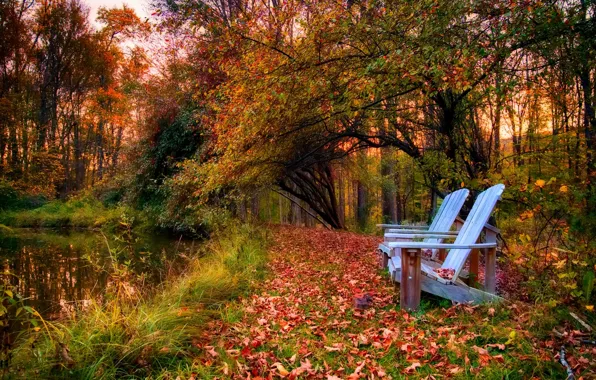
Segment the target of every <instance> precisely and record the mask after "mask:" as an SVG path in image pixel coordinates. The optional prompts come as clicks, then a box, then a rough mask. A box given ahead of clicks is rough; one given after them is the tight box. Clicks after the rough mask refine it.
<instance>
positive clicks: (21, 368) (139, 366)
mask: <svg viewBox="0 0 596 380" xmlns="http://www.w3.org/2000/svg"><path fill="white" fill-rule="evenodd" d="M265 234H266V232H264V231H262V230H259V229H256V228H255V227H250V226H240V227H233V228H231V229H229V230H226V231H225V233H223V232H222V233H220V234H219V235H217V236H216V237H215V238H214V239H213V240H212V241H211V242H209V243H208V245H207V248H206V254H205V256H203V257H201V258H193V259H189V261H188V263H187V270H186V271H185V272H184V273H183V274H182V275H180V276H179V277H176V278H174V279H170V280H169V281H166V283H164V285H163V287H162V288H161V289H160V290H159V291H157V292H154V293H153V295H151V296H140V295H135V294H142V293H141V292H139V293H134V292H133V293H132V294H133V295H132V296H131V293H130V292H128V293H127V294H128V295H126V296H125V295H124V293H121V292H118V291H113V290H112V294H111V297H106V300H103V301H102V302H94V303H93V304H92V305H91V306H90V307H89V308H88V309H87V310H85V311H84V312H81V313H80V314H78V315H75V316H73V317H72V319H71V320H69V321H65V322H64V323H63V324H53V325H52V328H51V329H50V333H48V332H43V331H40V332H38V333H35V334H36V335H31V336H29V338H28V339H27V340H26V341H24V342H23V343H22V344H21V345H20V346H19V347H18V348H17V349H16V350H15V352H14V358H13V360H12V363H11V370H10V374H12V375H13V376H16V375H18V376H19V377H20V376H25V377H27V378H38V377H43V378H46V377H51V378H77V379H111V378H115V377H124V378H145V377H151V378H170V377H171V375H175V374H178V373H184V372H187V371H189V370H190V368H194V367H195V366H196V363H193V360H192V357H193V354H194V353H195V351H196V350H197V349H196V348H195V347H193V345H192V337H193V336H196V335H197V334H199V333H200V332H202V331H204V328H205V324H206V322H207V321H209V320H210V319H212V318H218V317H220V316H221V312H222V310H223V308H224V306H225V305H226V303H227V302H229V301H230V300H232V299H233V298H234V297H236V296H238V295H239V294H241V293H243V292H245V291H246V290H247V289H248V288H249V287H250V285H251V283H252V282H253V281H255V280H258V279H259V278H260V277H261V276H262V275H263V273H264V270H263V269H264V264H265V260H266V248H265V242H266V236H265ZM118 286H127V284H118ZM194 370H195V369H193V371H194ZM175 377H176V376H174V378H175Z"/></svg>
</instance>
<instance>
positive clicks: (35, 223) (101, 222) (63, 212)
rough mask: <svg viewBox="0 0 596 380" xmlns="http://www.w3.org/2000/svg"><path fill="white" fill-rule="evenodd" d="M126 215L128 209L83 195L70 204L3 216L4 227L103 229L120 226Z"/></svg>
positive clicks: (57, 203)
mask: <svg viewBox="0 0 596 380" xmlns="http://www.w3.org/2000/svg"><path fill="white" fill-rule="evenodd" d="M125 212H128V210H127V209H126V208H124V207H115V208H107V207H105V206H104V205H103V204H102V203H101V202H100V201H99V200H97V199H95V198H93V197H90V196H81V197H77V198H73V199H70V200H68V201H66V202H64V201H52V202H49V203H46V204H44V205H43V206H41V207H38V208H35V209H31V210H13V211H6V212H3V213H0V224H5V225H7V226H11V227H33V228H39V227H44V228H58V227H75V228H99V227H102V226H105V225H108V224H112V225H116V224H117V222H118V220H119V219H120V217H121V216H122V215H123V214H124V213H125Z"/></svg>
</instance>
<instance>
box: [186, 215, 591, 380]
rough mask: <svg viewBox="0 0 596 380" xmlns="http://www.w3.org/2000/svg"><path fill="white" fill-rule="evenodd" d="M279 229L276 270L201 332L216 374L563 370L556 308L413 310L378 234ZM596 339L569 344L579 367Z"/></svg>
mask: <svg viewBox="0 0 596 380" xmlns="http://www.w3.org/2000/svg"><path fill="white" fill-rule="evenodd" d="M272 236H273V239H274V242H273V244H272V247H271V248H270V264H269V275H268V277H267V279H266V280H265V281H263V282H262V283H259V284H255V289H254V292H253V293H252V295H251V296H247V297H245V298H242V299H240V300H239V301H237V302H233V303H231V304H230V305H228V307H227V309H226V311H225V312H224V317H223V318H222V319H221V320H214V321H211V322H210V324H209V326H208V328H207V329H205V332H204V333H203V335H202V336H199V337H197V338H196V339H195V342H194V344H195V346H196V347H198V348H199V349H200V351H201V355H200V356H199V357H198V358H197V361H199V362H200V364H201V366H203V367H204V368H205V367H207V368H210V369H211V372H210V373H211V374H212V376H213V377H216V378H251V379H262V378H266V379H269V378H280V377H281V378H289V379H294V378H317V379H360V378H370V379H376V378H381V379H382V378H411V377H414V378H428V379H434V378H470V377H478V378H505V377H507V378H565V375H564V371H563V368H562V366H561V365H560V364H559V363H558V362H557V352H558V350H559V348H560V345H561V341H560V340H557V341H555V339H554V338H552V337H551V336H549V335H542V336H538V335H540V333H538V332H537V331H540V329H541V328H542V326H541V325H540V323H545V320H546V319H547V318H544V317H543V316H542V315H541V314H540V312H539V311H536V310H535V308H531V307H530V306H528V305H524V304H521V303H507V304H506V305H501V306H470V305H456V306H454V305H451V303H449V302H447V301H445V300H440V299H439V300H437V299H430V300H429V297H426V296H425V297H423V307H422V310H421V311H419V312H417V313H415V314H408V313H406V312H405V311H402V310H400V309H399V305H398V304H397V302H398V300H399V296H398V291H399V290H398V289H396V288H395V287H394V286H393V285H392V284H391V283H390V282H389V280H388V277H387V276H386V275H385V274H383V273H382V271H381V270H380V269H379V266H378V261H377V256H376V253H375V249H376V247H377V245H378V243H379V242H380V240H381V239H380V238H379V237H374V236H365V235H358V234H353V233H348V232H334V231H327V230H323V229H313V228H297V227H288V226H286V227H272ZM566 339H567V341H569V340H570V339H576V340H577V339H578V337H577V334H575V335H574V333H573V332H571V333H570V335H569V334H568V337H567V338H566ZM592 347H594V346H592ZM592 347H587V348H584V349H580V350H576V351H574V352H568V353H567V360H568V361H569V363H570V365H571V366H572V367H573V368H574V370H575V372H576V374H578V375H584V376H586V374H587V373H589V371H590V370H593V369H594V368H595V367H594V362H593V357H594V354H595V353H596V352H595V351H596V350H594V349H593V348H592ZM588 377H589V376H588Z"/></svg>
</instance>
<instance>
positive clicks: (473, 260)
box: [468, 249, 479, 288]
mask: <svg viewBox="0 0 596 380" xmlns="http://www.w3.org/2000/svg"><path fill="white" fill-rule="evenodd" d="M478 256H479V255H478V249H473V250H472V252H471V253H470V258H469V260H470V272H469V273H470V276H469V278H468V285H469V286H471V287H473V288H477V287H478V266H479V265H478V262H479V257H478Z"/></svg>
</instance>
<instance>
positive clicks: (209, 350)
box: [205, 346, 219, 358]
mask: <svg viewBox="0 0 596 380" xmlns="http://www.w3.org/2000/svg"><path fill="white" fill-rule="evenodd" d="M205 348H206V349H207V353H208V354H209V355H211V356H213V357H214V358H215V357H217V356H219V354H218V353H217V352H216V351H215V349H214V348H213V346H205Z"/></svg>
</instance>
